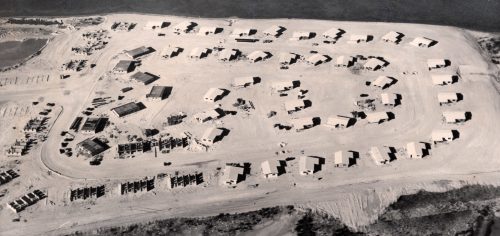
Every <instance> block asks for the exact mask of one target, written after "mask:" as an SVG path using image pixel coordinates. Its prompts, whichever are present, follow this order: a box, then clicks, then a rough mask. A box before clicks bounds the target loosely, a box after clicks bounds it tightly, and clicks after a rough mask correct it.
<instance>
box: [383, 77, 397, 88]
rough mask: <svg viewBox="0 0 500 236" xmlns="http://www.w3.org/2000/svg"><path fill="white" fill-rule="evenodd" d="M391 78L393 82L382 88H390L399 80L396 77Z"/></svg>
mask: <svg viewBox="0 0 500 236" xmlns="http://www.w3.org/2000/svg"><path fill="white" fill-rule="evenodd" d="M389 78H390V79H391V82H390V83H389V84H386V85H385V86H384V87H383V88H382V89H386V88H389V87H391V86H393V85H395V84H396V83H397V82H398V80H397V79H396V78H394V77H389Z"/></svg>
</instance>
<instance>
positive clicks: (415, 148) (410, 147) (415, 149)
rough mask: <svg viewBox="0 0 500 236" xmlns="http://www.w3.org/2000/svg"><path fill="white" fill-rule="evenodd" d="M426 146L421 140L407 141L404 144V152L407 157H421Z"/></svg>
mask: <svg viewBox="0 0 500 236" xmlns="http://www.w3.org/2000/svg"><path fill="white" fill-rule="evenodd" d="M426 151H427V147H426V145H425V143H422V142H409V143H407V144H406V153H407V154H408V157H409V158H423V157H424V156H425V152H426Z"/></svg>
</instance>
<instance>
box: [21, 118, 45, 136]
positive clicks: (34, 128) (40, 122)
mask: <svg viewBox="0 0 500 236" xmlns="http://www.w3.org/2000/svg"><path fill="white" fill-rule="evenodd" d="M46 121H47V118H46V117H43V118H38V117H37V118H34V119H30V120H29V121H28V123H27V124H26V125H25V126H24V128H23V132H24V133H31V134H35V133H38V132H40V131H42V129H43V127H44V126H45V123H46Z"/></svg>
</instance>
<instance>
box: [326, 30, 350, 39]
mask: <svg viewBox="0 0 500 236" xmlns="http://www.w3.org/2000/svg"><path fill="white" fill-rule="evenodd" d="M344 33H345V31H344V30H342V29H339V28H331V29H329V30H327V31H325V32H324V33H323V37H325V38H327V39H334V40H338V39H339V38H340V37H342V34H344Z"/></svg>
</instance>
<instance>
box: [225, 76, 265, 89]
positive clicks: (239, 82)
mask: <svg viewBox="0 0 500 236" xmlns="http://www.w3.org/2000/svg"><path fill="white" fill-rule="evenodd" d="M256 78H258V77H253V76H245V77H236V78H234V79H233V82H232V84H231V85H232V86H233V87H238V88H244V87H248V86H250V85H253V84H254V83H255V81H256Z"/></svg>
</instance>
